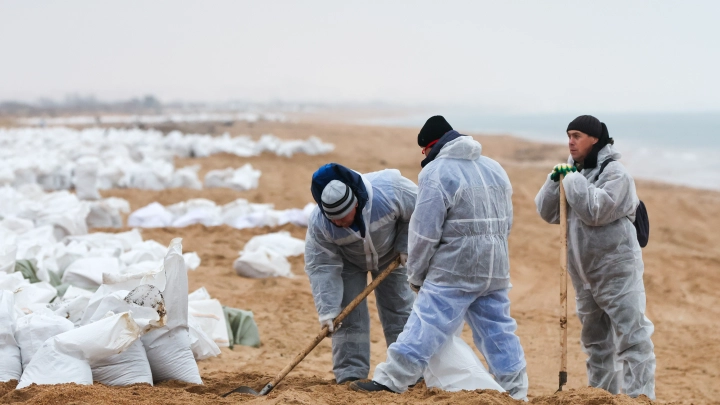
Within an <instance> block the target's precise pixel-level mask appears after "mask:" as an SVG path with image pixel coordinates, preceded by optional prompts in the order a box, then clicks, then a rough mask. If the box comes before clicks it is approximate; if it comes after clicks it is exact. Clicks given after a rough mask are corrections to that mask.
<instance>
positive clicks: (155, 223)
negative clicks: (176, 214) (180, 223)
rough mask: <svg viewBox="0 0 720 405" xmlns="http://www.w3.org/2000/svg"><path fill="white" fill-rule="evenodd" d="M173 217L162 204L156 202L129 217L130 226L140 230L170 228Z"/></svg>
mask: <svg viewBox="0 0 720 405" xmlns="http://www.w3.org/2000/svg"><path fill="white" fill-rule="evenodd" d="M172 221H173V215H172V214H171V213H170V211H168V210H166V209H165V207H163V206H162V204H160V203H157V202H154V203H151V204H149V205H147V206H145V207H143V208H140V209H139V210H137V211H135V212H133V213H132V214H130V216H129V217H128V226H130V227H140V228H162V227H166V226H170V225H171V224H172Z"/></svg>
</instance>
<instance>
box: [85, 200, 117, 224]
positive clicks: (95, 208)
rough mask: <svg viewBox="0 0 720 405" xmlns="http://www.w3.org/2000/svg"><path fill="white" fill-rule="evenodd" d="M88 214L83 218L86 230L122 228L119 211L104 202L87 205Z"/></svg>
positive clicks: (93, 202)
mask: <svg viewBox="0 0 720 405" xmlns="http://www.w3.org/2000/svg"><path fill="white" fill-rule="evenodd" d="M88 207H89V208H90V212H89V213H88V215H87V217H86V218H85V223H86V224H87V227H88V228H122V226H123V220H122V214H121V213H120V211H119V210H118V209H117V208H116V207H114V206H113V205H112V204H109V203H107V202H106V201H105V200H100V201H92V202H89V203H88Z"/></svg>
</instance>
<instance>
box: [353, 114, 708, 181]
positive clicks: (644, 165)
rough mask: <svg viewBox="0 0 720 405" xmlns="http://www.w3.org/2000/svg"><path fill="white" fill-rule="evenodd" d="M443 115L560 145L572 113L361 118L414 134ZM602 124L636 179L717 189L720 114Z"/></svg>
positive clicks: (625, 118)
mask: <svg viewBox="0 0 720 405" xmlns="http://www.w3.org/2000/svg"><path fill="white" fill-rule="evenodd" d="M434 114H440V115H443V116H444V117H445V118H446V119H447V120H448V122H449V123H450V124H451V125H452V126H453V128H455V129H456V130H458V131H460V132H466V133H474V134H487V135H514V136H517V137H520V138H524V139H528V140H532V141H538V142H548V143H558V144H565V143H566V142H567V134H566V132H565V129H566V128H567V125H568V123H569V122H570V121H572V120H573V119H574V118H575V117H576V116H577V114H524V115H523V114H488V113H483V112H477V111H468V110H462V111H459V110H449V111H443V110H442V109H437V112H433V113H430V114H428V113H422V114H421V113H416V112H413V113H407V114H395V115H392V116H382V117H378V118H365V119H361V120H358V121H356V122H357V123H362V124H366V125H382V126H399V127H412V128H417V129H418V130H419V129H420V128H421V127H422V125H423V124H424V123H425V120H427V118H428V117H429V116H430V115H434ZM595 116H596V117H598V118H599V119H600V120H601V121H603V122H604V123H605V124H606V125H607V127H608V132H609V133H610V136H611V137H612V138H613V139H615V146H616V147H617V148H618V150H619V151H620V152H621V153H622V155H623V157H622V159H621V162H622V163H623V164H624V165H625V166H626V167H627V168H628V170H629V171H630V173H631V174H632V175H633V177H635V178H640V179H649V180H656V181H661V182H666V183H672V184H678V185H684V186H688V187H694V188H701V189H708V190H720V112H708V113H608V114H597V115H595Z"/></svg>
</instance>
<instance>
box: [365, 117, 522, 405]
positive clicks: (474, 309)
mask: <svg viewBox="0 0 720 405" xmlns="http://www.w3.org/2000/svg"><path fill="white" fill-rule="evenodd" d="M436 148H439V151H436ZM481 152H482V147H481V145H480V143H478V142H477V141H475V140H474V139H472V138H471V137H468V136H461V135H460V134H458V133H457V132H456V131H450V132H448V133H446V134H445V135H444V136H443V137H442V138H440V140H439V142H438V143H437V144H436V145H435V146H434V147H433V150H432V151H431V153H430V154H429V156H431V157H432V156H435V157H434V159H431V160H430V161H429V162H426V163H427V164H426V165H425V166H424V168H423V170H422V171H421V172H420V176H419V189H418V197H417V203H416V205H415V211H414V213H413V216H412V219H411V220H410V230H409V249H408V250H409V252H408V253H409V257H408V276H409V279H410V282H411V283H413V284H415V285H421V286H422V288H421V289H420V292H419V294H418V298H417V301H416V303H415V306H414V307H413V312H412V314H411V316H410V319H409V321H408V324H407V325H406V326H405V329H404V331H403V333H402V334H401V335H400V336H399V337H398V340H397V341H396V342H395V343H394V344H392V345H390V347H389V348H388V357H387V360H386V362H385V363H382V364H380V365H378V366H377V368H376V369H375V374H374V376H373V380H374V381H376V382H378V383H380V384H383V385H385V386H387V387H389V388H390V389H392V390H393V391H396V392H403V391H405V390H406V389H407V387H408V386H409V385H411V384H414V383H415V381H417V379H418V378H419V377H420V376H421V375H422V372H423V370H424V368H425V366H426V365H427V363H428V360H429V359H430V357H432V355H433V354H434V353H435V352H436V351H437V350H438V348H440V347H441V346H442V344H443V343H444V342H445V341H447V339H449V338H450V337H451V336H452V334H453V333H454V332H455V331H456V330H457V328H458V327H459V326H460V325H461V324H462V322H463V320H465V321H466V322H467V323H468V324H469V325H470V327H471V328H472V330H473V336H474V339H475V344H476V346H477V347H478V349H479V350H480V352H481V353H482V354H483V356H484V357H485V359H486V360H487V362H488V365H489V366H490V372H491V373H492V374H493V375H494V376H495V378H496V380H497V381H498V383H499V384H500V385H501V386H502V387H503V388H504V389H505V390H506V391H508V392H510V394H511V395H512V396H513V397H515V398H525V397H526V395H527V387H528V380H527V373H526V362H525V356H524V352H523V349H522V346H521V345H520V340H519V339H518V337H517V336H516V335H515V330H516V328H517V324H516V322H515V320H514V319H513V318H512V317H511V316H510V301H509V299H508V295H507V292H508V289H509V288H510V263H509V257H508V235H509V232H510V228H511V226H512V218H513V212H512V199H511V196H512V187H511V186H510V180H509V179H508V176H507V174H506V173H505V170H503V168H502V167H501V166H500V165H499V164H498V163H497V162H495V161H494V160H492V159H489V158H487V157H484V156H482V154H481Z"/></svg>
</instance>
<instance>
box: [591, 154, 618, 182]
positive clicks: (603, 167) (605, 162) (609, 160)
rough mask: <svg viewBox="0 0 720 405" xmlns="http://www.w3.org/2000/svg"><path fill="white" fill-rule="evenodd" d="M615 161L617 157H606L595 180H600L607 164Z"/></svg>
mask: <svg viewBox="0 0 720 405" xmlns="http://www.w3.org/2000/svg"><path fill="white" fill-rule="evenodd" d="M614 161H615V159H613V158H610V159H606V160H605V161H604V162H602V164H601V165H600V172H598V174H597V176H595V181H598V179H599V178H600V175H601V174H602V172H603V171H604V170H605V168H606V167H607V165H609V164H610V163H612V162H614Z"/></svg>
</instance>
